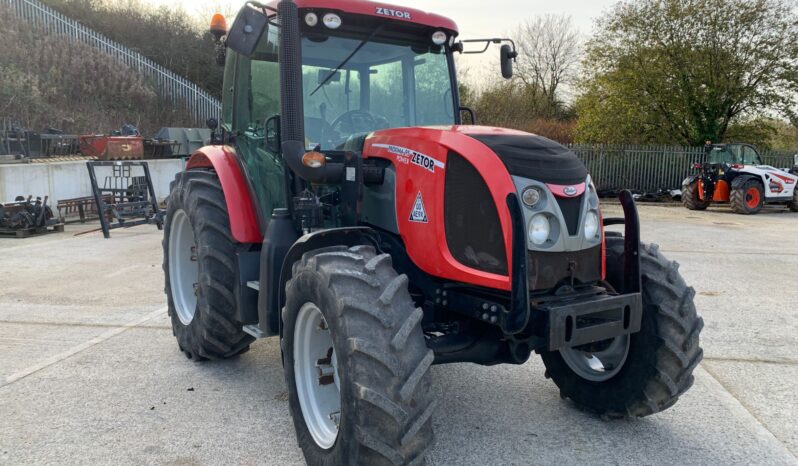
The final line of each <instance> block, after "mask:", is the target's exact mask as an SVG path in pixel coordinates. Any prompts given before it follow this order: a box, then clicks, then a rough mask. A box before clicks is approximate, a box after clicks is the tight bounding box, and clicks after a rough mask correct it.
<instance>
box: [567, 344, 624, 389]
mask: <svg viewBox="0 0 798 466" xmlns="http://www.w3.org/2000/svg"><path fill="white" fill-rule="evenodd" d="M629 341H630V340H629V335H621V336H619V337H615V338H613V340H612V342H611V343H609V345H608V346H607V347H606V348H605V349H603V350H601V351H594V352H592V353H589V352H587V351H581V350H578V349H576V348H563V349H561V350H560V355H561V356H562V358H563V360H564V361H565V364H567V365H568V367H570V368H571V370H572V371H574V372H575V373H576V374H577V375H578V376H579V377H582V378H583V379H585V380H590V381H591V382H604V381H606V380H609V379H611V378H612V377H614V376H615V374H617V373H618V372H620V370H621V368H623V365H624V363H625V362H626V356H627V355H628V354H629Z"/></svg>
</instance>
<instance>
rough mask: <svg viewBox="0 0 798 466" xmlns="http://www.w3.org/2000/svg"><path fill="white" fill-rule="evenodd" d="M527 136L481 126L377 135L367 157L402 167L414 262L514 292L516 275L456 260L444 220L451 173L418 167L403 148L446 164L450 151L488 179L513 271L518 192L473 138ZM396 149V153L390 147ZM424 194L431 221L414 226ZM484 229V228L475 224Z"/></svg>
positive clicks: (400, 201)
mask: <svg viewBox="0 0 798 466" xmlns="http://www.w3.org/2000/svg"><path fill="white" fill-rule="evenodd" d="M486 133H491V134H524V133H520V132H518V131H513V130H506V129H500V128H488V127H478V126H447V127H435V128H397V129H388V130H380V131H377V132H375V133H373V134H372V135H371V136H370V137H369V138H368V139H366V144H365V147H364V150H363V157H364V158H369V157H378V158H384V159H388V160H390V161H391V162H393V165H394V167H395V168H396V180H397V181H396V183H397V186H396V215H397V217H398V218H397V224H398V226H399V235H400V236H401V237H402V241H403V242H404V244H405V245H406V247H407V253H408V255H409V256H410V258H411V259H412V260H413V262H414V263H415V264H416V265H417V266H418V267H419V268H420V269H421V270H423V271H425V272H427V273H428V274H430V275H433V276H435V277H440V278H446V279H450V280H454V281H458V282H462V283H470V284H474V285H480V286H485V287H489V288H494V289H501V290H510V288H511V283H510V277H509V276H506V275H497V274H493V273H488V272H483V271H481V270H477V269H474V268H471V267H468V266H465V265H463V264H461V263H460V262H458V261H457V260H455V259H454V257H452V255H451V253H450V252H449V247H448V245H447V244H446V231H445V227H444V217H443V206H444V204H443V196H444V181H445V176H446V169H445V168H441V167H440V166H435V170H434V171H430V170H429V169H427V168H424V167H422V166H419V165H418V164H415V163H413V161H412V160H411V159H412V156H406V155H402V153H401V152H402V151H401V150H397V148H406V149H411V150H413V151H415V152H418V153H421V154H424V155H426V156H427V157H431V158H433V159H435V160H436V161H438V162H442V163H443V164H444V165H445V164H446V162H447V157H448V153H449V151H453V152H456V153H457V154H459V155H460V156H462V157H463V158H465V159H466V160H467V161H468V162H470V163H471V164H472V165H473V166H474V168H476V169H477V171H478V172H479V174H480V175H481V176H482V178H483V179H484V180H485V182H486V184H487V186H488V189H489V190H490V193H491V196H492V197H493V201H494V203H495V204H496V206H497V210H498V213H499V222H500V223H501V229H502V234H503V237H504V245H505V249H506V254H507V264H508V266H509V267H510V269H511V270H512V261H513V258H512V255H511V251H512V226H511V220H510V212H509V210H508V208H507V200H506V199H507V195H508V194H511V193H512V194H515V193H516V188H515V184H513V180H512V178H511V177H510V174H509V173H508V172H507V169H506V168H505V166H504V164H503V163H502V161H501V160H500V159H499V157H498V156H497V155H496V154H495V153H494V152H493V151H492V150H491V149H490V148H488V147H487V146H486V145H484V144H482V143H481V142H479V141H478V140H476V139H474V138H471V137H468V134H486ZM384 146H394V148H393V150H392V148H390V147H384ZM418 193H421V196H422V199H423V201H424V209H425V210H426V215H427V218H428V221H427V222H426V223H424V222H413V221H411V220H410V215H411V212H412V210H413V205H414V204H415V202H416V197H417V196H418ZM474 227H475V228H479V226H478V225H474Z"/></svg>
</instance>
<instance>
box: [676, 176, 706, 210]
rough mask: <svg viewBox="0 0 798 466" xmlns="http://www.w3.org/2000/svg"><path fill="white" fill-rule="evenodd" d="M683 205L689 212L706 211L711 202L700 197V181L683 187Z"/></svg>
mask: <svg viewBox="0 0 798 466" xmlns="http://www.w3.org/2000/svg"><path fill="white" fill-rule="evenodd" d="M682 204H684V206H685V207H687V209H689V210H706V209H707V207H709V202H708V201H704V200H701V198H700V197H699V190H698V181H693V182H692V183H689V184H684V185H682Z"/></svg>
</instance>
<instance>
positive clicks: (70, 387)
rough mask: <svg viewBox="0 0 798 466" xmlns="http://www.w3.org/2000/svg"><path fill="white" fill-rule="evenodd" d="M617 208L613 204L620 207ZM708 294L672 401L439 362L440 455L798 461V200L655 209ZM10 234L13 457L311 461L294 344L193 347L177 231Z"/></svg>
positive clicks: (536, 369) (1, 418)
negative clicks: (294, 413) (651, 407)
mask: <svg viewBox="0 0 798 466" xmlns="http://www.w3.org/2000/svg"><path fill="white" fill-rule="evenodd" d="M618 210H619V209H618V207H617V206H612V205H608V206H606V207H605V215H613V213H615V212H618ZM640 211H641V218H642V223H643V238H644V240H646V241H651V242H656V243H659V244H660V245H661V247H662V250H663V252H664V253H665V254H666V255H667V256H668V257H669V258H671V259H674V260H677V261H679V262H680V263H681V272H682V273H683V275H684V276H685V278H686V280H687V281H688V283H690V284H691V285H692V286H693V287H695V289H696V291H697V296H696V301H697V306H698V310H699V313H700V314H701V315H702V316H703V317H704V320H705V322H706V326H705V328H704V331H703V333H702V346H703V348H704V351H705V358H704V362H703V363H702V364H701V365H700V366H699V368H698V369H697V370H696V384H695V386H694V387H693V388H692V389H691V390H690V391H689V392H687V394H686V395H685V396H683V397H682V399H681V400H680V401H679V402H678V403H677V404H676V405H675V406H674V407H673V408H672V409H670V410H668V411H665V412H664V413H660V414H657V415H654V416H651V417H648V418H645V419H641V420H633V421H603V420H601V419H599V418H597V417H595V416H593V415H590V414H587V413H584V412H581V411H579V410H577V409H576V408H575V407H574V406H573V405H572V404H571V403H569V402H567V401H563V400H561V399H560V397H559V396H558V391H557V389H556V387H555V386H554V385H553V384H552V383H550V381H548V380H546V379H545V378H544V377H543V365H542V363H541V362H540V360H539V359H538V358H537V357H533V358H532V359H530V361H529V362H528V363H526V364H524V365H523V366H495V367H489V368H487V367H480V366H476V365H472V364H456V365H449V366H436V367H434V368H433V376H434V379H435V382H434V390H435V391H436V395H437V397H438V398H439V400H440V401H439V405H438V410H437V412H436V415H435V421H434V422H435V430H436V435H437V443H436V445H435V447H434V448H433V450H432V451H431V454H430V457H429V461H428V462H429V463H430V464H433V465H450V464H463V465H466V464H467V465H484V464H525V465H526V464H573V463H587V464H679V465H685V464H712V465H715V464H752V463H755V464H798V458H797V457H798V401H797V400H798V397H797V396H796V394H798V356H796V350H797V349H798V306H796V305H795V303H796V302H798V286H796V271H797V270H798V235H796V230H798V214H793V213H786V212H784V211H783V210H780V209H769V210H768V211H767V212H765V213H763V214H761V215H757V216H753V217H745V216H738V215H734V214H732V213H731V212H730V211H729V210H727V209H723V208H717V209H716V208H712V209H710V210H709V211H707V212H690V211H687V210H684V209H682V208H680V207H676V206H641V208H640ZM92 228H96V225H90V224H86V225H79V226H70V227H68V228H67V232H66V233H61V234H52V235H48V236H42V237H36V238H29V239H25V240H16V239H5V238H0V258H1V259H0V264H1V265H2V266H1V267H0V283H1V284H2V285H0V465H17V464H47V463H69V464H97V463H101V464H144V463H146V464H150V463H152V464H180V465H183V464H280V465H282V464H302V463H303V460H302V455H301V452H300V450H299V449H298V447H297V446H296V440H295V437H294V432H293V426H292V424H291V421H290V418H289V413H288V405H287V401H286V396H287V395H286V387H285V382H284V380H283V374H282V368H281V365H280V352H279V346H278V342H277V341H276V340H275V339H268V340H262V341H259V342H256V343H255V344H253V346H252V350H251V351H250V352H248V353H246V354H244V355H243V356H241V357H239V358H235V359H233V360H230V361H221V362H209V363H203V364H197V363H194V362H192V361H188V360H187V359H185V357H183V356H182V355H181V353H180V352H179V351H178V349H177V345H176V343H175V341H174V338H173V337H172V334H171V331H170V330H171V328H170V326H169V321H168V319H167V316H166V309H165V297H164V294H163V275H162V272H161V265H160V264H161V246H160V242H161V232H159V231H157V230H155V229H154V228H152V227H148V226H142V227H136V228H132V229H129V230H124V231H121V230H116V231H114V232H113V238H112V239H111V240H104V239H102V236H101V234H100V233H90V234H87V235H83V236H77V237H76V236H73V234H74V233H76V232H79V231H84V230H89V229H92Z"/></svg>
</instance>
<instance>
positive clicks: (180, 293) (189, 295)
mask: <svg viewBox="0 0 798 466" xmlns="http://www.w3.org/2000/svg"><path fill="white" fill-rule="evenodd" d="M198 279H199V264H198V263H197V242H196V240H195V239H194V228H193V227H192V226H191V221H189V219H188V215H186V213H185V212H184V211H182V210H178V211H177V212H175V214H174V217H173V218H172V224H171V229H170V233H169V286H170V287H171V289H172V303H174V306H175V312H177V317H178V319H180V322H182V323H183V325H188V324H190V323H191V321H192V320H194V314H195V313H196V311H197V294H196V286H197V281H198Z"/></svg>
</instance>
